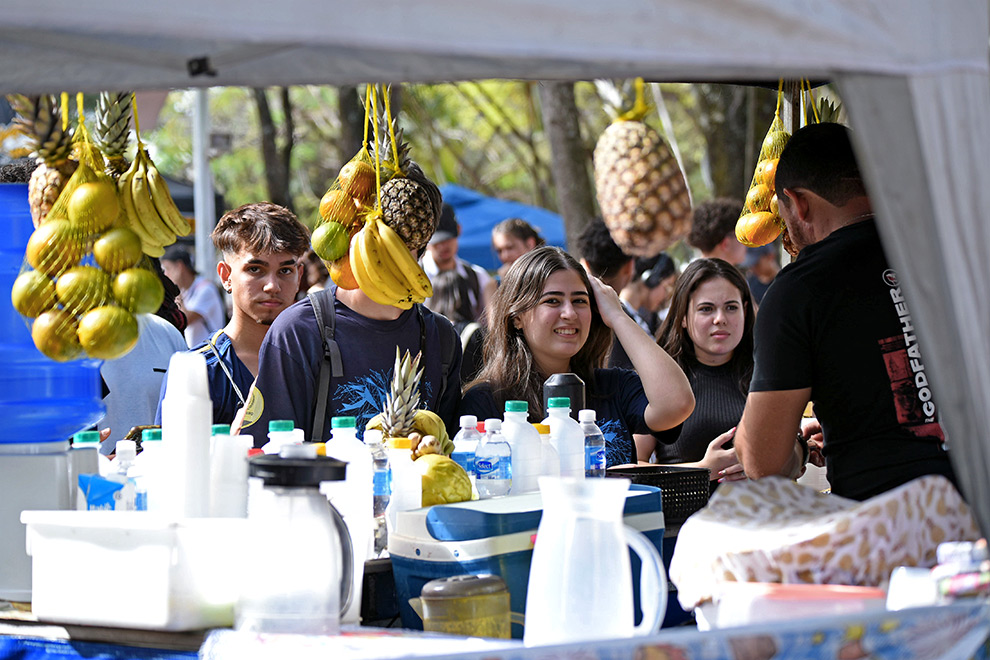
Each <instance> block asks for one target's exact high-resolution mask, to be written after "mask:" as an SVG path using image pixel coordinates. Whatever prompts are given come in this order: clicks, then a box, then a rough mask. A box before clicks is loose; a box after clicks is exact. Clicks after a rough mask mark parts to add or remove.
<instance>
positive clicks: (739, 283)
mask: <svg viewBox="0 0 990 660" xmlns="http://www.w3.org/2000/svg"><path fill="white" fill-rule="evenodd" d="M716 278H721V279H723V280H726V281H727V282H728V283H729V284H731V285H732V286H734V287H735V288H736V289H738V290H739V295H740V297H741V298H742V304H743V310H744V314H745V316H744V318H743V332H742V338H741V339H740V340H739V345H738V346H736V348H735V350H733V351H732V358H731V359H730V360H729V365H730V366H731V369H732V373H733V375H735V377H736V379H737V381H738V383H739V390H740V391H741V392H742V393H743V394H748V393H749V381H750V380H751V379H752V378H753V324H754V322H755V320H756V310H755V309H754V307H753V294H752V293H751V292H750V290H749V284H747V283H746V278H745V277H743V274H742V273H741V272H739V269H738V268H736V267H735V266H733V265H732V264H730V263H729V262H727V261H723V260H721V259H696V260H694V261H692V262H691V263H690V264H688V267H687V268H685V269H684V272H683V273H681V276H680V277H678V278H677V283H676V284H674V295H673V296H672V297H671V300H670V311H669V312H667V318H665V319H664V321H663V325H661V326H660V330H658V331H657V343H658V344H660V346H661V347H662V348H663V349H664V350H665V351H667V354H668V355H670V357H672V358H674V361H676V362H677V364H678V365H680V367H681V369H683V370H684V372H685V373H687V372H689V371H690V370H691V369H692V368H694V366H695V365H696V364H698V357H697V355H696V354H695V351H694V342H693V341H691V336H690V335H689V334H688V331H687V328H685V327H684V320H685V319H686V318H687V314H688V306H689V305H690V303H691V296H693V295H694V292H695V291H697V290H698V287H699V286H701V285H702V284H704V283H705V282H707V281H709V280H713V279H716Z"/></svg>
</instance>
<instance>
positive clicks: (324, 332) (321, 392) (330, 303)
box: [307, 289, 344, 442]
mask: <svg viewBox="0 0 990 660" xmlns="http://www.w3.org/2000/svg"><path fill="white" fill-rule="evenodd" d="M307 295H308V297H309V301H310V303H312V305H313V313H314V314H315V315H316V324H317V325H318V326H319V328H320V336H321V337H322V338H323V360H321V361H320V374H319V378H318V384H317V387H316V406H315V410H314V411H313V435H312V437H311V438H310V439H311V440H312V441H313V442H323V431H324V430H325V428H326V418H327V401H328V398H329V395H330V378H331V377H333V378H340V377H342V376H343V375H344V364H343V361H342V360H341V357H340V346H338V345H337V341H336V340H335V339H334V325H335V322H336V318H337V313H336V311H335V310H334V295H333V293H332V292H331V291H330V289H321V290H320V291H314V292H312V293H310V294H307ZM324 310H326V311H324Z"/></svg>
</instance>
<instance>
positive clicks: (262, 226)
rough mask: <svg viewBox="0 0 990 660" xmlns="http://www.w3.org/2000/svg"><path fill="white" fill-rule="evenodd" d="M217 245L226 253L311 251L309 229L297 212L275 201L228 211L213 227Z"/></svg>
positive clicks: (214, 240) (298, 253) (247, 205)
mask: <svg viewBox="0 0 990 660" xmlns="http://www.w3.org/2000/svg"><path fill="white" fill-rule="evenodd" d="M212 238H213V245H214V246H215V247H216V248H217V249H218V250H220V251H221V252H223V253H224V254H228V253H233V252H241V251H243V250H248V251H251V252H257V253H265V254H268V253H277V252H288V253H289V254H297V255H300V256H301V255H303V254H306V251H307V250H309V230H308V229H306V226H305V225H303V224H302V223H301V222H299V219H298V218H296V215H295V213H293V212H292V211H290V210H289V209H287V208H285V207H284V206H279V205H278V204H272V203H271V202H256V203H254V204H245V205H243V206H240V207H238V208H236V209H234V210H233V211H227V212H226V213H224V214H223V217H222V218H220V221H219V222H217V226H216V227H215V228H214V229H213V234H212Z"/></svg>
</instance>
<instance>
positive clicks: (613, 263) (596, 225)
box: [576, 218, 632, 279]
mask: <svg viewBox="0 0 990 660" xmlns="http://www.w3.org/2000/svg"><path fill="white" fill-rule="evenodd" d="M576 247H577V251H578V254H580V255H581V257H582V258H583V259H584V260H585V261H586V262H588V267H589V268H591V274H592V275H594V276H595V277H601V278H603V279H609V278H611V277H614V276H615V275H617V274H618V273H619V271H621V270H622V269H623V267H625V265H626V264H627V263H629V261H630V260H631V259H632V257H631V256H629V255H628V254H626V253H625V252H623V251H622V250H621V249H620V248H619V246H618V245H616V244H615V241H614V240H612V235H611V234H609V232H608V227H606V226H605V222H604V221H603V220H602V219H601V218H595V219H594V220H592V221H591V223H589V224H588V226H587V227H585V228H584V231H582V232H581V234H580V235H579V236H578V238H577V245H576Z"/></svg>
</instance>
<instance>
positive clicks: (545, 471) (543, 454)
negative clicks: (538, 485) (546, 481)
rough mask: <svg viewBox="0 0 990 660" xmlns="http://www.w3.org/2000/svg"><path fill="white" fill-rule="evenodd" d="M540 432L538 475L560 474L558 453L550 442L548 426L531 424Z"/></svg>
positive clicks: (554, 475) (552, 475)
mask: <svg viewBox="0 0 990 660" xmlns="http://www.w3.org/2000/svg"><path fill="white" fill-rule="evenodd" d="M533 428H534V429H536V432H537V433H539V434H540V475H541V476H544V477H559V476H560V455H559V454H557V449H556V448H555V447H554V446H553V445H552V444H550V427H549V426H547V425H546V424H533Z"/></svg>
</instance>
